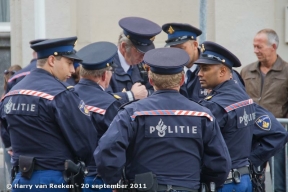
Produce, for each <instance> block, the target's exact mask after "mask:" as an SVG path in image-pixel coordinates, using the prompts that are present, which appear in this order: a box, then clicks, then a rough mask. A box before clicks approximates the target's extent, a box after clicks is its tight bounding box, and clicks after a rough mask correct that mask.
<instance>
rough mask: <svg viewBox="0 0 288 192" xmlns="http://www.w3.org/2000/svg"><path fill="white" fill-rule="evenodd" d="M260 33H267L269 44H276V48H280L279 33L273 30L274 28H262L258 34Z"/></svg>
mask: <svg viewBox="0 0 288 192" xmlns="http://www.w3.org/2000/svg"><path fill="white" fill-rule="evenodd" d="M260 33H265V34H266V35H267V41H268V42H267V43H268V45H270V46H271V45H273V44H275V45H276V49H277V48H278V45H279V37H278V35H277V33H276V32H275V31H274V30H273V29H262V30H260V31H259V32H258V33H257V34H260Z"/></svg>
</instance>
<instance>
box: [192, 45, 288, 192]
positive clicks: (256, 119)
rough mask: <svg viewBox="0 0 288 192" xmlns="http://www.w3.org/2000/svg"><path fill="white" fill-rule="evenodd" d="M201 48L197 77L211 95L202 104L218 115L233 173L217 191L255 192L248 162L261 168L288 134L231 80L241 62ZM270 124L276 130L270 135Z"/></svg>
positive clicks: (224, 53)
mask: <svg viewBox="0 0 288 192" xmlns="http://www.w3.org/2000/svg"><path fill="white" fill-rule="evenodd" d="M201 47H202V50H203V53H202V55H201V56H200V59H198V60H197V61H195V63H196V64H198V65H199V66H200V71H199V73H198V76H199V80H200V83H201V86H202V87H203V88H208V89H212V92H211V93H210V95H209V96H207V97H206V98H205V99H204V100H202V101H201V102H200V104H202V105H204V106H205V107H207V108H209V109H210V110H211V111H212V113H213V114H214V115H215V117H216V119H217V122H218V124H219V126H220V128H221V132H222V134H223V137H224V139H225V141H226V144H227V146H228V149H229V152H230V156H231V159H232V169H231V171H230V173H229V175H228V177H227V180H226V182H225V185H224V187H223V188H220V189H218V191H221V192H226V191H227V192H228V191H233V190H234V191H252V185H251V181H250V178H249V170H248V165H249V162H248V159H250V160H251V161H252V163H253V164H255V165H256V166H259V165H261V163H263V162H264V161H265V160H267V159H269V158H270V157H271V156H272V155H274V154H275V153H276V152H277V151H279V149H281V148H282V147H283V145H284V144H285V143H286V142H287V133H285V132H286V131H285V130H284V129H283V127H282V126H281V125H280V124H279V123H277V120H276V119H275V117H273V116H271V113H269V112H267V111H266V110H264V109H263V108H261V107H259V106H258V105H256V104H254V103H253V100H252V99H250V98H249V96H248V95H247V94H246V92H245V90H244V89H243V88H242V87H241V86H239V85H237V84H235V82H234V81H233V80H231V78H230V77H231V71H232V67H239V66H241V63H240V61H239V59H238V58H237V57H236V56H235V55H234V54H232V53H231V52H230V51H228V50H227V49H225V48H224V47H222V46H220V45H218V44H216V43H213V42H208V41H207V42H204V43H203V44H202V45H201ZM271 121H273V123H275V127H274V128H273V130H272V131H271V132H270V133H268V132H267V131H269V130H270V129H271ZM256 125H257V127H256ZM269 127H270V128H269ZM263 130H265V131H263ZM274 136H275V139H273V137H274ZM252 138H253V143H252ZM252 146H253V148H252V149H251V147H252ZM269 146H270V147H269ZM271 146H273V149H272V147H271ZM251 150H252V152H251Z"/></svg>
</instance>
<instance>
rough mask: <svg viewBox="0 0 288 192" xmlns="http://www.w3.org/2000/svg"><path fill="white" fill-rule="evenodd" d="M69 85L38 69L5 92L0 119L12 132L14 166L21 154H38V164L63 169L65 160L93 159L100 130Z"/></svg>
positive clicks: (10, 133)
mask: <svg viewBox="0 0 288 192" xmlns="http://www.w3.org/2000/svg"><path fill="white" fill-rule="evenodd" d="M70 87H72V86H70ZM70 87H67V84H65V83H62V82H60V81H59V80H57V79H55V77H53V76H52V75H51V74H50V73H48V72H47V71H45V70H43V69H35V70H33V71H31V73H30V74H29V75H28V76H26V77H25V78H24V79H23V80H22V81H21V82H19V83H18V84H17V85H15V86H14V87H13V88H12V90H11V91H10V92H9V93H8V94H6V96H5V98H4V100H3V101H2V103H1V122H2V128H5V129H6V130H8V132H9V135H10V139H11V145H12V148H13V157H12V158H13V160H14V161H15V165H18V158H19V155H24V156H31V157H35V159H36V164H38V165H39V166H41V167H43V168H45V169H50V170H60V171H62V170H64V162H65V160H66V159H71V160H75V159H80V160H82V161H84V162H85V163H86V164H87V163H88V162H89V161H90V160H91V156H92V154H93V151H94V149H95V147H96V144H97V137H96V136H95V135H97V132H96V130H95V129H93V128H92V127H93V124H92V121H91V117H90V112H89V111H88V110H87V108H85V103H84V102H83V101H82V100H81V99H80V98H79V97H78V95H77V94H76V93H75V92H74V89H73V87H72V88H70ZM6 147H7V146H6Z"/></svg>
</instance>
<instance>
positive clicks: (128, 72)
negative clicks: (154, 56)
mask: <svg viewBox="0 0 288 192" xmlns="http://www.w3.org/2000/svg"><path fill="white" fill-rule="evenodd" d="M132 70H133V68H132V66H130V67H129V69H128V71H127V74H128V75H130V77H131V75H132Z"/></svg>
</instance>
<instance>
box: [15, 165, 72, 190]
mask: <svg viewBox="0 0 288 192" xmlns="http://www.w3.org/2000/svg"><path fill="white" fill-rule="evenodd" d="M62 184H63V185H62ZM69 186H70V187H71V185H67V184H66V182H65V181H64V179H63V175H62V172H61V171H53V170H45V171H34V173H33V175H32V177H31V178H30V179H29V180H28V179H25V178H23V177H21V173H20V172H19V173H17V175H16V177H15V179H14V181H13V182H12V192H69Z"/></svg>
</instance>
